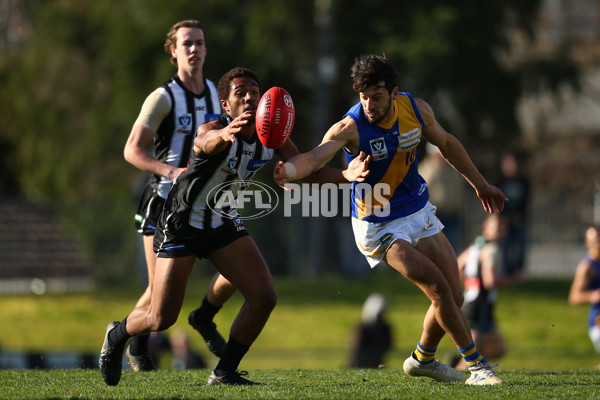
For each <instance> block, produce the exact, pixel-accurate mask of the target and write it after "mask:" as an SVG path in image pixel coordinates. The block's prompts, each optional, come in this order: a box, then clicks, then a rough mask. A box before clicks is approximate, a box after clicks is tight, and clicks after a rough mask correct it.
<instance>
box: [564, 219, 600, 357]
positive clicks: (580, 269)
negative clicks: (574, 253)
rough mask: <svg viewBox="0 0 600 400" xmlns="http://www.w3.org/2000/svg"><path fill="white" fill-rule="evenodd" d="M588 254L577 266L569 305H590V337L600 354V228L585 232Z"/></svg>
mask: <svg viewBox="0 0 600 400" xmlns="http://www.w3.org/2000/svg"><path fill="white" fill-rule="evenodd" d="M585 247H586V248H587V254H586V256H585V258H584V259H583V260H581V261H580V262H579V264H578V265H577V269H576V270H575V277H574V278H573V283H572V284H571V290H570V291H569V303H571V304H573V305H576V304H589V305H590V311H589V313H588V335H589V337H590V340H591V341H592V344H593V345H594V349H595V350H596V353H598V354H600V227H599V226H595V225H591V226H589V227H588V228H587V229H586V230H585Z"/></svg>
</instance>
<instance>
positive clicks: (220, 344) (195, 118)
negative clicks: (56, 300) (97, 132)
mask: <svg viewBox="0 0 600 400" xmlns="http://www.w3.org/2000/svg"><path fill="white" fill-rule="evenodd" d="M163 47H164V50H165V52H166V53H167V54H169V56H170V60H171V64H172V65H173V66H174V67H176V68H177V72H176V73H175V75H173V76H172V77H171V78H170V79H169V80H168V81H167V82H165V83H164V84H163V85H161V86H160V87H159V88H157V89H156V90H154V91H153V92H152V93H151V94H150V95H149V96H148V97H147V98H146V100H145V101H144V103H143V105H142V108H141V111H140V113H139V115H138V117H137V119H136V121H135V123H134V124H133V128H132V129H131V133H130V134H129V137H128V139H127V142H126V144H125V149H124V152H123V153H124V157H125V160H127V162H129V163H131V164H132V165H134V166H135V167H137V168H139V169H140V170H142V171H145V172H149V173H150V174H151V176H150V180H149V181H148V183H147V184H146V186H145V188H144V191H143V194H142V196H141V199H140V203H139V206H138V209H137V212H136V215H135V226H136V229H137V231H138V233H140V234H141V235H142V238H143V245H144V254H145V259H146V267H147V271H148V286H147V288H146V290H145V292H144V293H143V294H142V296H141V297H140V299H139V300H138V302H137V304H136V306H146V305H148V304H150V298H151V297H152V288H153V281H154V273H155V268H156V255H155V254H154V250H153V240H154V234H155V232H156V227H157V225H158V218H159V216H160V213H161V212H162V209H163V205H164V203H165V199H166V198H167V194H168V193H169V190H170V189H171V186H172V185H173V180H174V179H175V178H177V177H178V176H179V175H180V174H181V173H182V172H183V171H184V170H185V168H186V167H187V164H188V161H189V159H190V155H191V152H192V146H193V141H194V137H195V136H196V130H197V129H198V127H199V126H200V125H201V124H203V123H204V122H206V121H208V120H210V119H213V118H216V117H218V116H219V115H220V114H221V105H220V102H219V97H218V93H217V88H216V86H215V84H214V83H213V82H212V81H210V80H208V79H206V78H205V77H204V73H203V67H204V61H205V59H206V53H207V48H206V41H205V32H204V28H203V27H202V26H201V25H200V22H198V21H196V20H185V21H180V22H177V23H176V24H174V25H173V26H172V27H171V28H170V30H169V32H168V33H167V35H166V40H165V43H164V46H163ZM152 145H154V149H153V151H151V147H152ZM233 293H235V287H233V285H231V283H229V282H228V281H227V280H226V279H225V278H223V277H222V276H220V275H219V274H216V275H215V276H214V277H213V279H212V281H211V283H210V285H209V289H208V291H207V295H206V297H205V298H204V301H203V303H202V306H201V307H200V308H199V309H198V310H195V311H194V312H193V315H191V316H190V324H192V326H193V327H194V328H195V329H196V330H198V331H199V332H200V334H201V335H202V337H203V338H204V340H205V341H206V344H207V345H208V348H209V349H210V350H211V351H212V352H213V353H215V355H217V356H218V357H220V356H221V355H222V354H223V350H224V348H225V343H226V342H225V339H224V338H223V337H222V336H221V335H220V334H219V332H218V331H217V329H216V325H215V324H214V322H213V317H214V316H215V314H216V313H217V312H218V311H219V309H220V308H221V306H222V305H223V304H224V303H225V302H226V301H227V299H229V297H231V295H232V294H233ZM148 338H149V334H144V335H138V336H134V337H133V338H132V339H131V341H130V343H129V344H128V345H127V348H126V352H125V353H126V355H127V360H128V362H129V364H130V365H131V367H132V369H133V370H134V371H150V370H153V369H155V365H154V362H153V360H152V357H150V356H149V353H148Z"/></svg>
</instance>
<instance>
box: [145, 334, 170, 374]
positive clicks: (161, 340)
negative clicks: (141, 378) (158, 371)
mask: <svg viewBox="0 0 600 400" xmlns="http://www.w3.org/2000/svg"><path fill="white" fill-rule="evenodd" d="M170 350H171V344H170V343H169V338H168V337H167V336H165V334H164V333H163V332H152V333H150V336H149V337H148V354H150V357H152V360H154V365H156V366H157V367H159V366H160V358H161V357H162V355H163V354H164V353H165V352H168V351H170Z"/></svg>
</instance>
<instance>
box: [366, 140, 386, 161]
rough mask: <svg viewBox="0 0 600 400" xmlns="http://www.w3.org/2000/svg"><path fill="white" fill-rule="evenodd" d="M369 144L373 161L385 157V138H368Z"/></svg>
mask: <svg viewBox="0 0 600 400" xmlns="http://www.w3.org/2000/svg"><path fill="white" fill-rule="evenodd" d="M369 144H370V145H371V155H372V156H373V161H377V160H383V159H384V158H387V156H388V151H387V147H385V140H383V138H377V139H371V140H369Z"/></svg>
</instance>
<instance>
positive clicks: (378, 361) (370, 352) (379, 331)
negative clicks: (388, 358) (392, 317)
mask: <svg viewBox="0 0 600 400" xmlns="http://www.w3.org/2000/svg"><path fill="white" fill-rule="evenodd" d="M386 308H387V305H386V301H385V298H384V297H383V296H382V295H381V294H379V293H373V294H371V295H370V296H369V297H367V299H366V300H365V303H364V305H363V309H362V316H361V321H360V324H359V325H358V326H357V327H356V331H355V332H354V338H353V344H352V356H351V359H350V367H351V368H383V367H384V366H385V363H384V358H385V355H386V354H387V353H388V351H390V349H391V348H392V327H391V326H390V324H389V323H388V321H387V318H386V315H385V311H386Z"/></svg>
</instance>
